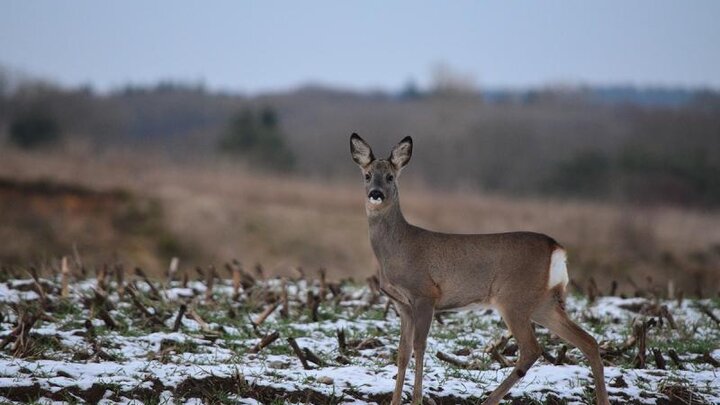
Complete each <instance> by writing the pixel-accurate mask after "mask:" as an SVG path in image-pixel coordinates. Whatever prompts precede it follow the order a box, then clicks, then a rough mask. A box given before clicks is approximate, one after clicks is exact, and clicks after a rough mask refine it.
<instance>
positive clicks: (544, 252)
mask: <svg viewBox="0 0 720 405" xmlns="http://www.w3.org/2000/svg"><path fill="white" fill-rule="evenodd" d="M412 148H413V144H412V138H410V137H409V136H408V137H406V138H404V139H403V140H402V141H400V143H399V144H397V145H396V146H395V147H394V148H393V150H392V152H391V153H390V157H389V158H388V159H376V158H375V156H374V155H373V152H372V149H371V148H370V145H368V144H367V142H365V141H364V140H363V139H362V138H360V137H359V136H358V135H357V134H352V136H351V137H350V151H351V154H352V158H353V160H354V161H355V163H357V164H358V165H359V166H360V168H361V169H362V173H363V175H364V176H365V195H366V196H367V198H366V201H365V211H366V213H367V216H368V222H369V228H370V244H371V245H372V248H373V251H374V252H375V256H376V257H377V259H378V262H379V263H380V272H379V279H380V287H381V290H382V291H383V292H384V293H385V294H386V295H387V296H388V297H390V299H392V301H393V303H394V304H395V307H396V309H397V311H398V313H399V314H400V329H401V332H400V347H399V348H398V356H397V367H398V372H397V380H396V383H395V390H394V392H393V396H392V404H399V403H400V400H401V396H402V390H403V385H404V380H405V371H406V369H407V365H408V361H409V360H410V355H411V349H412V350H414V352H415V385H414V388H413V396H412V401H413V403H421V402H422V378H423V356H424V354H425V346H426V341H427V336H428V331H429V330H430V324H431V323H432V319H433V314H434V312H435V311H438V312H439V311H449V310H457V309H461V308H463V307H469V306H471V305H478V304H479V305H486V306H490V307H493V308H495V309H496V310H498V312H499V313H500V315H501V316H502V318H503V320H504V321H505V324H506V325H507V327H508V329H509V330H510V332H511V333H512V335H513V336H514V337H515V340H516V341H517V345H518V348H519V351H520V354H519V356H518V360H517V363H516V364H515V368H514V369H513V371H512V372H511V373H510V375H509V376H508V377H507V378H505V380H504V381H503V382H502V383H501V384H500V385H499V386H498V387H497V388H496V389H495V390H494V391H493V392H492V393H491V394H490V396H489V397H488V398H487V400H486V401H485V404H497V403H498V402H500V400H501V399H502V398H503V396H504V395H505V394H506V393H507V392H508V390H510V388H511V387H512V386H513V385H514V384H515V383H516V382H517V381H518V380H519V379H520V378H522V377H523V376H524V375H525V373H526V372H527V371H528V369H529V368H530V367H531V366H532V365H533V363H535V361H536V360H537V359H538V357H540V355H541V354H542V349H541V348H540V345H539V344H538V342H537V339H536V338H535V334H534V332H533V326H532V322H536V323H538V324H540V325H543V326H545V327H546V328H548V329H549V330H550V331H552V332H553V333H555V334H557V335H558V336H560V337H561V338H563V339H564V340H566V341H568V342H569V343H570V344H572V345H574V346H577V347H578V348H579V349H580V350H581V351H582V352H583V353H584V354H585V356H586V357H587V358H588V361H589V362H590V367H591V369H592V373H593V377H594V379H595V395H596V398H597V403H598V404H609V402H608V396H607V391H606V389H605V380H604V376H603V363H602V360H601V359H600V351H599V349H598V344H597V342H596V341H595V339H594V338H593V337H592V336H590V335H589V334H588V333H587V332H585V331H584V330H583V329H582V328H580V327H579V326H578V325H577V324H575V323H574V322H573V321H571V320H570V319H569V318H568V316H567V314H566V313H565V309H564V294H565V286H566V285H567V283H568V275H567V268H566V264H565V261H566V256H565V250H564V249H563V247H562V246H560V244H558V243H557V242H556V241H555V240H554V239H552V238H551V237H549V236H546V235H542V234H538V233H532V232H511V233H498V234H480V235H461V234H446V233H439V232H432V231H428V230H425V229H422V228H419V227H416V226H413V225H411V224H409V223H408V222H407V221H406V220H405V218H404V217H403V214H402V212H401V211H400V200H399V196H398V186H397V177H398V175H399V174H400V171H401V170H402V168H403V167H404V166H405V165H406V164H407V163H408V161H410V156H411V155H412Z"/></svg>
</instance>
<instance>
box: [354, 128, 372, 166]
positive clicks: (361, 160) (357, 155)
mask: <svg viewBox="0 0 720 405" xmlns="http://www.w3.org/2000/svg"><path fill="white" fill-rule="evenodd" d="M350 154H351V155H352V158H353V160H354V161H355V163H357V164H358V165H359V166H360V167H365V166H367V165H369V164H370V163H372V162H373V160H375V156H373V153H372V149H371V148H370V145H368V143H367V142H365V140H364V139H362V138H360V135H358V134H356V133H353V134H352V135H351V136H350Z"/></svg>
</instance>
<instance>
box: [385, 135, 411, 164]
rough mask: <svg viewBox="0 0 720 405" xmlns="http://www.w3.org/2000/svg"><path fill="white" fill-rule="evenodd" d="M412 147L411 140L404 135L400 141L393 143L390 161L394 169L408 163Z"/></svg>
mask: <svg viewBox="0 0 720 405" xmlns="http://www.w3.org/2000/svg"><path fill="white" fill-rule="evenodd" d="M412 148H413V141H412V138H411V137H409V136H406V137H405V138H403V140H402V141H400V143H398V144H397V145H395V147H394V148H393V150H392V152H390V163H392V164H393V166H395V169H396V170H398V171H399V170H400V169H402V168H403V167H405V165H406V164H408V162H409V161H410V157H411V156H412Z"/></svg>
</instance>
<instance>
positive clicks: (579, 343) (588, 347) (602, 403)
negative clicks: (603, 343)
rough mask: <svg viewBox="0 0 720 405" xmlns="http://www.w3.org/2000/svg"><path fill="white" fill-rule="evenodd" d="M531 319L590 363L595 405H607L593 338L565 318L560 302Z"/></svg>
mask: <svg viewBox="0 0 720 405" xmlns="http://www.w3.org/2000/svg"><path fill="white" fill-rule="evenodd" d="M533 319H534V320H535V321H536V322H537V323H539V324H540V325H543V326H544V327H546V328H548V329H549V330H550V331H551V332H553V333H555V334H556V335H558V336H560V337H561V338H562V339H563V340H565V341H566V342H568V343H570V344H571V345H573V346H575V347H577V348H578V349H580V351H581V352H583V354H584V355H585V357H587V359H588V362H589V363H590V369H591V370H592V374H593V379H594V380H595V397H596V401H597V404H598V405H606V404H609V403H610V402H609V401H608V394H607V390H606V388H605V375H604V369H603V363H602V359H601V358H600V348H599V346H598V344H597V341H596V340H595V338H593V337H592V336H591V335H590V334H589V333H587V332H586V331H585V330H584V329H583V328H581V327H580V326H578V324H576V323H575V322H573V321H572V320H571V319H570V318H569V317H568V316H567V313H566V312H565V309H563V305H562V302H561V301H557V300H555V301H554V302H552V303H551V304H549V305H548V306H546V307H544V308H541V309H540V310H538V311H536V313H535V314H534V315H533Z"/></svg>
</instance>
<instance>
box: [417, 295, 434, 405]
mask: <svg viewBox="0 0 720 405" xmlns="http://www.w3.org/2000/svg"><path fill="white" fill-rule="evenodd" d="M434 311H435V301H434V300H433V299H431V298H419V299H417V300H416V301H415V302H414V303H413V324H414V327H415V330H414V331H413V350H414V352H415V386H414V387H413V399H412V401H413V404H422V400H423V389H422V381H423V361H424V357H425V347H426V346H427V337H428V332H430V325H431V324H432V320H433V312H434Z"/></svg>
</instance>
